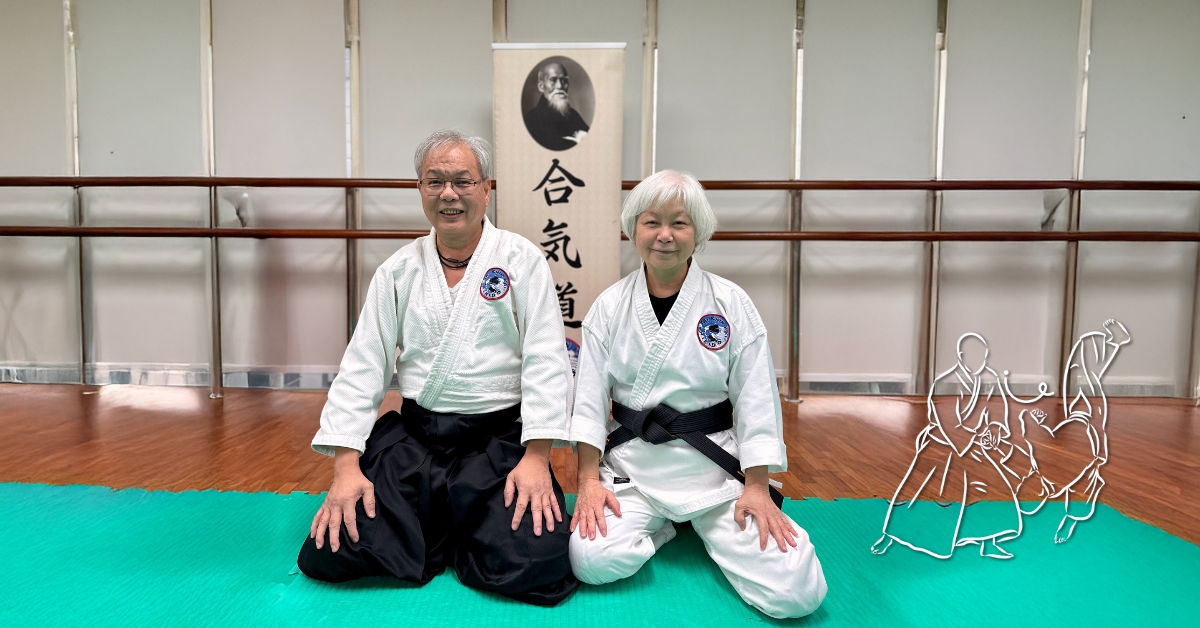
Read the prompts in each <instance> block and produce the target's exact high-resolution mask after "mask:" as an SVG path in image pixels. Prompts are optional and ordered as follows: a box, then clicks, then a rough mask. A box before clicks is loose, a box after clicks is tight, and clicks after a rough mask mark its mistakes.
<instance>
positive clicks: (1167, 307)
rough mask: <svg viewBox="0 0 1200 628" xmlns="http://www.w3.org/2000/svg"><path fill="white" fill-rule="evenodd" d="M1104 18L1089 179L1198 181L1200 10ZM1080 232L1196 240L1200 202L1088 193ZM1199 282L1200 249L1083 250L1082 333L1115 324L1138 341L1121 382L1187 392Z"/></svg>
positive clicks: (1121, 364)
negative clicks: (1143, 232)
mask: <svg viewBox="0 0 1200 628" xmlns="http://www.w3.org/2000/svg"><path fill="white" fill-rule="evenodd" d="M1094 11H1095V15H1094V19H1093V25H1092V29H1093V30H1092V58H1091V71H1090V90H1089V93H1088V125H1087V152H1086V154H1085V159H1084V177H1085V178H1088V179H1118V178H1119V179H1190V180H1196V179H1200V71H1197V68H1200V37H1197V33H1200V4H1197V3H1196V2H1192V1H1189V0H1153V1H1150V2H1140V3H1136V4H1129V3H1124V2H1114V1H1112V0H1096V3H1095V6H1094ZM1080 227H1081V228H1082V229H1163V230H1172V231H1175V230H1188V231H1195V230H1196V229H1197V228H1200V197H1198V196H1197V195H1196V194H1177V193H1165V194H1164V193H1136V194H1130V193H1099V192H1098V193H1094V194H1085V195H1084V201H1083V212H1082V216H1081V217H1080ZM1195 273H1196V245H1195V244H1187V243H1151V244H1139V243H1083V244H1081V245H1080V247H1079V301H1078V311H1077V312H1078V313H1077V315H1076V332H1077V335H1078V333H1083V332H1087V331H1093V330H1096V329H1099V328H1100V325H1102V324H1103V322H1104V321H1105V320H1106V319H1109V318H1116V319H1118V320H1120V321H1121V322H1123V323H1124V324H1125V326H1126V327H1128V328H1129V331H1130V334H1131V335H1132V336H1133V342H1131V343H1130V345H1129V347H1128V348H1127V349H1125V350H1124V353H1123V354H1122V355H1121V358H1120V359H1119V360H1117V362H1116V363H1115V364H1114V365H1113V367H1112V369H1111V371H1110V379H1111V380H1112V381H1113V383H1114V384H1124V385H1127V386H1131V387H1139V386H1140V387H1153V388H1151V389H1150V390H1151V392H1156V393H1158V394H1176V395H1184V394H1187V386H1186V378H1187V371H1188V364H1187V363H1188V352H1189V348H1190V339H1191V328H1192V317H1193V316H1194V312H1193V311H1192V288H1193V286H1194V284H1195ZM1134 390H1135V391H1136V388H1135V389H1134Z"/></svg>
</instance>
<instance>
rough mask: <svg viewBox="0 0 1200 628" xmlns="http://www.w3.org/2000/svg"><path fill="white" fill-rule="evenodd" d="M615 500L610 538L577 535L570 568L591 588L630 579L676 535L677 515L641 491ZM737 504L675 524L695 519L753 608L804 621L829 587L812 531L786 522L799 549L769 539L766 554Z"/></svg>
mask: <svg viewBox="0 0 1200 628" xmlns="http://www.w3.org/2000/svg"><path fill="white" fill-rule="evenodd" d="M616 496H617V500H618V501H619V502H620V503H621V516H620V517H618V516H616V515H615V514H613V512H612V511H611V510H608V509H607V508H606V509H605V521H606V523H607V524H608V536H600V535H599V534H597V535H596V538H595V539H586V538H583V539H581V538H579V535H578V534H572V535H571V548H570V555H571V569H572V570H573V571H574V572H575V577H576V578H579V579H580V580H582V581H583V582H586V583H588V584H607V583H609V582H614V581H616V580H620V579H622V578H628V577H629V576H632V575H633V574H635V573H637V570H638V569H641V567H642V565H644V564H645V563H646V561H648V560H650V557H651V556H654V553H655V552H656V551H658V548H660V547H662V546H663V545H664V544H665V543H666V542H668V541H670V540H671V539H673V538H675V527H674V526H672V525H671V522H672V518H671V516H670V515H669V514H668V513H665V512H663V511H662V510H660V509H659V508H657V507H656V506H655V505H654V504H653V503H651V502H650V500H648V499H646V497H645V496H644V495H642V493H641V492H640V491H638V490H637V489H636V488H629V489H625V490H622V491H620V492H618V493H616ZM736 503H737V500H736V499H731V500H729V501H727V502H724V503H721V504H718V505H716V506H713V507H711V508H708V509H705V510H700V511H698V512H693V513H690V514H688V515H686V516H685V517H684V518H680V519H674V521H691V522H692V528H694V529H695V530H696V533H697V534H699V535H700V539H701V540H702V541H703V542H704V549H705V550H707V551H708V555H709V556H711V557H712V559H713V560H714V561H715V562H716V563H717V566H718V567H720V568H721V572H722V573H724V574H725V577H726V578H727V579H728V580H729V584H731V585H733V589H734V590H735V591H737V594H738V595H739V596H741V598H742V599H743V600H745V601H746V603H747V604H750V605H751V606H753V607H754V608H757V609H758V610H760V611H762V612H763V613H765V614H767V615H769V616H771V617H775V618H779V619H782V618H787V617H803V616H805V615H808V614H809V613H811V612H813V611H815V610H817V607H818V606H820V605H821V601H822V600H824V599H825V593H826V591H827V590H828V587H827V586H826V584H825V574H824V572H823V571H822V570H821V561H819V560H817V553H816V550H815V549H813V545H812V543H810V542H809V540H808V533H807V532H805V531H804V528H802V527H800V526H799V525H797V524H796V522H795V521H792V520H791V518H790V517H788V521H790V522H791V523H792V526H793V527H795V529H796V530H797V531H798V532H799V535H798V536H797V537H796V547H788V551H787V552H781V551H779V546H778V545H777V544H776V543H775V539H774V538H768V540H767V549H766V550H760V549H759V536H758V522H757V521H755V520H754V517H746V529H745V530H742V529H741V528H740V527H738V524H737V522H736V521H734V519H733V509H734V505H735V504H736ZM784 516H785V517H787V515H786V514H785V515H784Z"/></svg>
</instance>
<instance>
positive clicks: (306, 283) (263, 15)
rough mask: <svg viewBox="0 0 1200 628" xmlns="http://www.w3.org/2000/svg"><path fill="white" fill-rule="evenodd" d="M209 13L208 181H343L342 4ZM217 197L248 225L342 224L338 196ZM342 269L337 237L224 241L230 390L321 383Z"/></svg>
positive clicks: (336, 331)
mask: <svg viewBox="0 0 1200 628" xmlns="http://www.w3.org/2000/svg"><path fill="white" fill-rule="evenodd" d="M212 11H213V14H212V23H213V116H214V127H215V144H216V146H215V149H216V174H218V175H223V176H224V175H228V176H268V177H344V176H345V175H346V102H345V99H346V94H345V81H346V65H345V64H346V62H345V59H346V55H345V46H346V44H345V14H344V7H343V3H342V1H341V0H287V1H284V0H252V1H247V0H236V1H235V0H213V3H212ZM221 196H222V198H223V199H225V200H226V202H229V203H230V204H231V205H234V206H235V207H236V208H237V210H238V213H239V214H240V215H241V216H242V219H243V220H244V221H245V223H246V224H247V226H261V227H280V226H294V227H310V228H339V227H342V226H344V225H345V203H344V199H345V195H344V193H343V192H342V190H341V189H333V190H311V189H302V190H288V189H257V190H222V191H221ZM345 265H346V253H345V243H344V242H341V241H337V240H296V241H282V240H281V241H251V240H232V239H230V240H224V241H222V243H221V280H222V286H221V288H222V294H221V298H222V304H221V305H222V307H221V320H222V331H223V336H222V339H223V355H224V360H225V373H226V383H227V384H229V385H284V384H285V383H289V382H291V384H290V385H295V384H296V383H297V382H299V385H302V386H309V385H316V386H321V385H327V384H328V382H327V379H328V376H329V374H331V373H334V372H336V371H337V364H338V363H339V361H340V360H341V355H342V352H343V350H344V349H345V346H346V335H345V329H346V305H345V303H346V274H345ZM289 374H291V375H300V377H299V378H298V379H297V378H296V377H292V376H291V375H289ZM304 375H315V376H316V382H317V383H316V384H311V383H305V382H306V381H308V380H306V379H305V377H304Z"/></svg>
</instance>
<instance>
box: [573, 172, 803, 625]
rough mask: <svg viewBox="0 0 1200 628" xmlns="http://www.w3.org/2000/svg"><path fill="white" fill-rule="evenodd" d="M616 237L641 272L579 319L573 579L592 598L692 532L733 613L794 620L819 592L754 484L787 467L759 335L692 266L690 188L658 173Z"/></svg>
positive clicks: (739, 296)
mask: <svg viewBox="0 0 1200 628" xmlns="http://www.w3.org/2000/svg"><path fill="white" fill-rule="evenodd" d="M621 225H622V229H623V230H624V231H625V234H626V235H627V236H629V239H630V240H633V242H634V245H635V246H636V247H637V251H638V253H639V254H640V255H641V257H642V267H641V268H640V269H638V270H637V271H635V272H633V273H631V274H630V275H629V276H627V277H625V278H624V279H622V280H621V281H619V282H617V283H616V284H615V285H613V286H612V287H610V288H609V289H608V290H606V291H604V293H603V294H601V295H600V297H599V299H597V300H596V303H595V304H594V305H593V306H592V309H591V311H589V312H588V315H587V318H585V319H584V321H583V348H582V351H581V353H580V356H579V374H578V379H577V381H576V393H575V412H574V416H573V417H572V419H571V439H572V440H574V441H576V442H577V443H578V444H579V489H578V490H579V492H578V498H577V500H576V502H575V517H574V520H573V521H572V523H571V530H572V531H573V532H574V531H578V535H573V536H572V537H571V545H570V556H571V566H572V569H573V570H574V572H575V575H576V576H577V577H578V578H579V579H580V580H582V581H584V582H587V583H590V584H603V583H607V582H613V581H615V580H619V579H621V578H627V577H629V576H632V575H633V574H634V573H636V572H637V570H638V569H639V568H641V566H642V565H643V564H645V562H646V561H647V560H649V559H650V557H651V556H653V555H654V552H655V551H656V550H657V549H658V548H659V547H662V545H663V544H664V543H666V542H667V541H670V540H671V539H672V538H674V536H675V528H674V527H673V526H672V525H671V524H672V522H682V521H691V522H692V526H693V528H695V530H696V533H697V534H699V535H700V538H701V539H702V540H703V541H704V547H705V548H706V549H707V550H708V554H709V556H712V558H713V560H715V561H716V563H717V565H718V566H719V567H720V568H721V571H722V572H724V574H725V577H726V578H728V579H729V582H730V584H732V585H733V588H734V590H736V591H737V593H738V595H740V596H741V597H742V599H743V600H745V601H746V602H747V603H749V604H750V605H752V606H754V607H755V608H757V609H758V610H760V611H762V612H763V613H766V614H767V615H770V616H772V617H781V618H782V617H801V616H804V615H807V614H809V613H811V612H813V611H814V610H816V608H817V607H818V606H820V604H821V601H822V600H823V599H824V598H825V592H826V590H827V587H826V584H825V576H824V573H823V572H822V570H821V563H820V561H818V560H817V555H816V552H815V550H814V549H813V546H812V544H811V543H810V542H809V539H808V534H807V533H806V532H805V531H804V530H803V529H802V528H800V527H799V526H798V525H796V523H795V522H794V521H792V520H791V519H790V518H789V517H788V516H787V515H785V514H783V512H782V511H781V510H780V509H779V505H780V504H781V503H782V497H781V496H780V495H779V494H778V493H777V492H776V491H775V490H774V489H772V488H770V486H769V483H768V480H767V473H768V472H776V471H783V470H786V469H787V454H786V452H785V448H784V444H783V420H782V413H781V410H780V406H779V392H778V390H777V389H776V386H775V369H774V366H773V365H772V363H771V352H770V348H769V347H768V346H767V332H766V328H765V327H764V325H763V322H762V319H761V318H760V317H759V315H758V310H757V309H755V307H754V304H753V303H751V301H750V297H749V296H747V295H746V293H745V291H743V290H742V289H741V288H739V287H738V286H737V285H735V284H734V283H732V282H730V281H728V280H726V279H723V278H721V277H718V276H716V275H714V274H712V273H708V272H705V271H703V270H701V269H700V267H699V265H698V264H696V262H695V260H693V259H692V253H693V252H695V251H696V250H697V249H698V248H699V247H703V246H704V243H705V242H707V241H708V239H709V238H710V237H712V234H713V232H714V231H715V230H716V218H715V217H714V216H713V212H712V208H711V207H710V206H709V204H708V201H707V199H706V198H705V196H704V190H703V188H701V187H700V183H699V182H698V181H696V179H695V178H694V177H692V176H691V175H689V174H686V173H680V172H672V171H662V172H659V173H657V174H655V175H653V176H651V177H649V178H647V179H646V180H645V181H642V182H641V183H640V184H638V186H637V187H635V188H634V189H633V191H632V192H631V193H630V194H629V197H628V198H627V199H626V201H625V205H624V207H623V209H622V212H621ZM610 409H611V418H610ZM743 474H744V475H743ZM606 507H607V511H606ZM769 539H770V540H771V541H772V542H770V543H769V544H768V540H769ZM768 545H769V546H768Z"/></svg>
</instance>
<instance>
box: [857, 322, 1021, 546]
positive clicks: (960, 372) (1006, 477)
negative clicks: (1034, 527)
mask: <svg viewBox="0 0 1200 628" xmlns="http://www.w3.org/2000/svg"><path fill="white" fill-rule="evenodd" d="M957 353H958V362H957V363H956V364H955V365H954V367H952V368H950V369H949V370H947V371H946V372H944V373H942V374H941V375H938V377H937V378H936V379H935V380H934V382H933V385H931V386H930V389H929V396H928V398H927V407H928V409H927V417H928V419H929V423H928V425H926V427H925V428H924V429H922V430H921V432H920V433H919V434H918V435H917V438H916V455H915V456H914V458H913V462H912V464H911V465H910V466H909V468H908V471H907V472H906V474H905V476H904V479H903V480H901V482H900V485H899V487H897V489H896V493H895V494H894V495H893V497H892V500H891V502H890V504H889V507H888V513H887V515H886V516H885V518H884V523H883V535H882V536H881V537H880V538H879V540H878V541H876V542H875V544H874V545H873V546H872V547H871V551H872V552H874V553H875V554H882V553H884V552H886V551H887V550H888V548H889V547H890V546H891V544H892V542H893V541H895V542H898V543H900V544H901V545H905V546H907V547H909V548H911V549H913V550H916V551H919V552H924V553H926V554H929V555H931V556H934V557H936V558H943V559H945V558H949V557H950V556H951V555H952V554H953V553H954V550H955V549H956V548H958V547H962V546H965V545H979V546H980V547H979V553H980V555H981V556H988V557H991V558H1011V557H1012V554H1010V553H1009V552H1008V551H1006V550H1005V549H1003V548H1002V547H1000V544H1001V543H1003V542H1005V541H1008V540H1011V539H1013V538H1015V537H1017V536H1019V535H1020V534H1021V528H1022V519H1021V511H1020V507H1019V504H1018V503H1017V501H1016V491H1015V489H1014V486H1016V485H1017V484H1019V483H1020V482H1021V480H1022V479H1024V478H1026V477H1028V476H1029V475H1030V473H1031V472H1032V469H1031V468H1030V467H1031V461H1032V459H1031V457H1030V449H1029V445H1028V442H1026V441H1025V439H1024V438H1023V436H1022V435H1020V434H1018V435H1015V436H1014V434H1013V433H1012V431H1011V429H1010V426H1009V417H1008V411H1009V408H1008V403H1009V399H1008V397H1007V396H1006V387H1005V386H1004V385H1003V382H1002V380H1001V378H1000V377H999V376H998V375H997V373H996V372H995V371H994V370H992V368H990V367H989V366H988V365H987V353H988V350H987V343H986V342H985V341H984V339H983V337H982V336H980V335H978V334H974V333H968V334H964V335H963V336H962V337H960V338H959V340H958V346H957ZM939 384H940V385H941V386H940V387H942V388H944V387H946V386H949V387H952V388H953V389H954V395H955V399H954V414H953V416H945V417H943V414H944V412H939V410H938V407H937V404H936V403H935V401H934V395H933V392H934V390H935V389H937V388H939ZM997 499H999V500H1003V501H1005V502H1007V503H1010V504H1012V505H1013V508H1012V516H1011V517H1010V516H1008V515H1007V514H1006V515H1005V516H1004V517H1003V519H1002V520H1001V523H1000V524H996V523H994V520H993V519H990V518H987V517H983V516H979V515H975V516H972V510H971V508H969V507H970V506H971V505H972V504H975V503H977V502H979V501H983V500H997ZM918 500H932V501H933V502H934V503H936V504H937V506H940V508H937V507H933V506H932V504H930V503H929V502H928V501H926V502H925V503H922V504H920V505H918ZM956 504H957V505H956Z"/></svg>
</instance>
